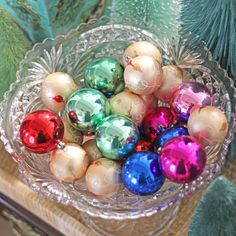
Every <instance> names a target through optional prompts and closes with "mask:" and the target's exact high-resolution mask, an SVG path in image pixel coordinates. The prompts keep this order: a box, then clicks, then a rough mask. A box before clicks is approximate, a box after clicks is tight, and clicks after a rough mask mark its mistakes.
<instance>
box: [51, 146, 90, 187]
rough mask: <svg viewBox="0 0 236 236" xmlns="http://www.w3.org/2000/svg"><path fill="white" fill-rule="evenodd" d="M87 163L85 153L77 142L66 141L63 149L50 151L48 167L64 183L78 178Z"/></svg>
mask: <svg viewBox="0 0 236 236" xmlns="http://www.w3.org/2000/svg"><path fill="white" fill-rule="evenodd" d="M88 165H89V157H88V155H87V153H86V152H85V151H84V149H83V148H81V147H80V146H79V145H78V144H75V143H67V144H66V145H65V147H64V148H63V149H56V150H54V151H53V152H52V153H51V157H50V159H49V167H50V170H51V172H52V173H53V175H54V176H55V177H56V178H57V179H58V180H59V181H63V182H66V183H72V182H73V181H75V180H77V179H80V178H81V177H83V176H84V175H85V172H86V170H87V167H88Z"/></svg>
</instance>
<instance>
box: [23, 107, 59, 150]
mask: <svg viewBox="0 0 236 236" xmlns="http://www.w3.org/2000/svg"><path fill="white" fill-rule="evenodd" d="M63 134H64V125H63V122H62V120H61V118H60V117H59V116H58V115H57V114H56V113H54V112H52V111H48V110H38V111H34V112H32V113H30V114H28V115H27V116H26V117H25V119H24V120H23V122H22V124H21V126H20V138H21V141H22V143H23V144H24V145H25V146H26V148H27V149H29V150H30V151H31V152H35V153H47V152H50V151H52V150H54V149H55V148H56V147H57V145H58V143H59V142H60V141H61V140H62V138H63Z"/></svg>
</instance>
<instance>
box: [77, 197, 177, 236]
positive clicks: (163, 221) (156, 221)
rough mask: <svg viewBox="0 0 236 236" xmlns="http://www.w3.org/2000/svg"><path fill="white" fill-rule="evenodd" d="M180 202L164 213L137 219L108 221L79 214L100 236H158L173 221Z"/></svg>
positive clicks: (159, 212) (160, 212)
mask: <svg viewBox="0 0 236 236" xmlns="http://www.w3.org/2000/svg"><path fill="white" fill-rule="evenodd" d="M179 207H180V201H178V202H176V203H175V204H173V205H172V206H169V207H168V208H167V209H166V210H164V211H158V212H157V213H156V214H154V215H152V216H148V217H141V218H138V219H126V220H109V219H103V218H100V217H92V216H90V215H88V214H86V213H81V217H82V222H83V223H84V224H85V225H86V226H87V227H88V228H90V229H91V230H93V231H95V232H96V233H98V234H100V235H102V236H127V235H139V234H140V233H141V232H142V235H143V236H154V235H155V236H158V235H161V234H162V233H163V231H165V230H166V229H167V228H168V227H169V226H170V225H171V224H172V222H173V221H174V220H175V217H176V216H177V213H178V212H179Z"/></svg>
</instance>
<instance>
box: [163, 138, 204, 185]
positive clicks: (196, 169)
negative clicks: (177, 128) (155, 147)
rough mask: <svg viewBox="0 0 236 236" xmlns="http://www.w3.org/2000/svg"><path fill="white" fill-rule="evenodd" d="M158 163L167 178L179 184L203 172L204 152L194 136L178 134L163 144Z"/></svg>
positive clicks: (187, 181)
mask: <svg viewBox="0 0 236 236" xmlns="http://www.w3.org/2000/svg"><path fill="white" fill-rule="evenodd" d="M160 164H161V168H162V171H163V173H164V174H165V176H166V177H167V178H168V179H169V180H171V181H173V182H175V183H180V184H184V183H189V182H191V181H193V180H195V179H196V178H197V177H198V176H199V175H200V174H201V173H202V172H203V170H204V167H205V164H206V152H205V149H204V147H203V146H202V144H201V143H200V142H198V141H197V140H196V139H195V138H194V137H191V136H179V137H176V138H173V139H171V140H169V141H168V142H167V143H166V144H165V145H164V146H163V148H162V150H161V154H160Z"/></svg>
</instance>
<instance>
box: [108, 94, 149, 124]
mask: <svg viewBox="0 0 236 236" xmlns="http://www.w3.org/2000/svg"><path fill="white" fill-rule="evenodd" d="M110 108H111V113H112V114H119V115H123V116H126V117H128V118H130V119H131V120H132V121H133V122H134V123H135V124H136V125H140V124H141V123H142V120H143V118H144V116H145V115H146V112H147V105H146V103H145V102H144V100H143V99H142V98H141V97H140V96H139V95H137V94H134V93H131V92H129V91H124V92H121V93H118V94H117V95H115V96H114V97H112V98H111V99H110Z"/></svg>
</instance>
